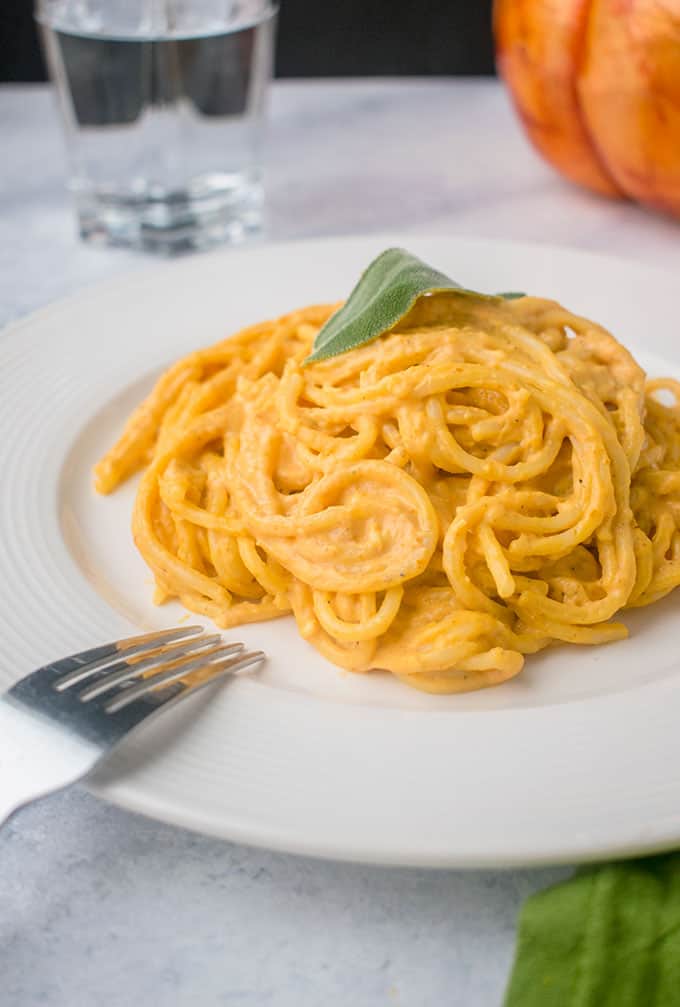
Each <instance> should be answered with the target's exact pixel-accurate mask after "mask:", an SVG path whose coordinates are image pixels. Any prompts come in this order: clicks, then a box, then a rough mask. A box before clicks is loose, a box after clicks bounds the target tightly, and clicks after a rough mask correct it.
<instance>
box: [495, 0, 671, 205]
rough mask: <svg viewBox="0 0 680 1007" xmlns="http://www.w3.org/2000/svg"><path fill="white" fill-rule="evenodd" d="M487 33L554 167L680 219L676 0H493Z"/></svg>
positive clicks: (527, 125) (520, 109) (536, 138)
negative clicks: (491, 31)
mask: <svg viewBox="0 0 680 1007" xmlns="http://www.w3.org/2000/svg"><path fill="white" fill-rule="evenodd" d="M494 34H495V38H496V53H497V60H498V69H499V72H500V73H501V75H502V77H503V78H504V80H505V82H506V83H507V85H508V87H509V89H510V92H511V94H512V97H513V99H514V102H515V106H516V108H517V111H518V112H519V115H520V117H521V119H522V122H523V123H524V127H525V129H526V131H527V133H528V135H529V137H530V139H531V140H532V142H533V143H534V145H535V146H536V147H537V149H538V150H539V151H540V153H541V154H542V155H543V156H544V157H545V158H546V159H547V160H548V161H550V162H551V164H553V165H554V166H555V167H556V168H557V169H558V170H559V171H561V172H562V173H563V174H564V175H566V176H567V177H568V178H570V179H572V181H574V182H578V183H580V184H581V185H584V186H586V187H587V188H589V189H593V190H594V191H595V192H599V193H604V194H605V195H608V196H614V197H616V196H619V197H621V196H630V197H631V198H633V199H636V200H639V201H640V202H641V203H647V204H648V205H650V206H654V207H656V208H657V209H661V210H666V211H670V212H671V213H674V214H676V215H678V216H680V0H495V3H494Z"/></svg>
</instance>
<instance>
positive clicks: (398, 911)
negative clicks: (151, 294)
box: [0, 79, 680, 1007]
mask: <svg viewBox="0 0 680 1007" xmlns="http://www.w3.org/2000/svg"><path fill="white" fill-rule="evenodd" d="M0 135H1V136H2V152H3V156H2V158H1V159H0V235H1V236H2V241H1V242H0V324H3V323H5V322H7V321H9V320H10V319H12V318H15V317H18V316H20V315H22V314H24V313H26V312H27V311H30V310H32V309H34V308H37V307H39V306H40V305H42V304H45V303H47V302H48V301H50V300H52V299H53V298H55V297H59V296H61V295H63V294H65V293H68V292H70V291H74V290H77V289H79V288H80V287H82V286H83V285H85V284H88V283H92V282H94V281H96V280H98V279H101V278H103V277H107V276H111V275H113V274H115V273H121V272H123V271H125V270H130V269H140V268H141V269H144V268H149V267H150V264H151V263H150V260H149V259H147V258H144V257H142V256H140V255H138V254H136V253H130V252H124V251H120V250H116V251H113V250H101V249H93V248H88V247H86V246H84V245H82V244H80V243H79V242H78V241H77V240H76V237H75V230H74V220H73V214H72V210H71V207H70V205H69V201H68V198H67V196H66V194H65V191H64V185H63V181H64V172H65V168H64V159H63V151H62V145H61V139H60V135H59V131H58V128H57V124H56V121H55V113H54V106H53V103H52V100H51V96H50V95H49V93H48V91H47V89H46V88H44V87H41V86H35V87H34V86H23V87H4V88H0ZM267 189H268V194H269V212H268V230H267V235H266V237H267V238H268V239H274V240H282V239H286V238H291V237H296V238H298V237H299V238H302V237H306V236H313V235H323V234H342V233H349V232H365V233H368V232H371V231H377V230H390V229H397V228H398V229H399V230H401V231H403V232H406V231H409V230H410V231H423V232H429V233H448V232H454V231H455V232H458V233H465V234H476V235H486V236H497V237H505V238H508V237H510V238H517V239H527V240H533V241H557V242H560V243H563V244H570V245H576V246H579V247H583V248H590V249H599V250H602V251H614V252H616V253H617V254H620V255H626V256H631V257H633V258H637V259H640V260H644V261H646V262H655V263H658V264H659V265H662V266H666V267H669V268H676V269H677V267H678V266H680V240H679V239H680V228H679V227H678V225H677V224H676V223H674V222H672V221H669V220H667V219H664V218H662V217H658V216H656V215H654V214H651V213H648V212H646V211H644V210H642V209H640V208H638V207H635V206H632V205H630V204H626V203H610V202H607V201H603V200H600V199H598V198H596V197H594V196H590V195H589V194H587V193H583V192H581V191H579V190H577V189H575V188H573V187H571V186H570V185H568V184H567V183H565V182H563V181H562V180H560V179H559V178H558V177H557V176H556V175H555V174H553V173H552V172H551V171H550V170H549V169H548V168H547V167H546V166H545V165H544V164H543V163H542V162H541V161H540V160H539V159H538V158H537V156H536V155H535V154H534V153H533V152H532V150H531V149H530V147H529V146H528V145H527V143H526V142H525V140H524V138H523V137H522V135H521V134H520V131H519V129H518V126H517V123H516V121H515V119H514V116H513V115H512V113H511V111H510V108H509V105H508V101H507V98H506V97H505V95H504V94H503V92H502V90H501V88H500V87H499V85H498V84H497V83H496V82H494V81H490V80H477V81H475V80H464V81H463V80H458V81H456V80H446V79H439V80H435V81H422V80H410V81H404V80H394V81H392V80H381V81H360V80H357V81H344V82H341V83H340V82H332V81H331V82H328V81H326V82H317V81H306V82H281V83H277V84H276V85H275V86H274V89H273V95H272V108H271V123H270V130H269V144H268V156H267ZM0 338H1V336H0ZM0 865H1V866H0V1003H2V1005H3V1007H28V1005H34V1004H43V1005H44V1004H46V1005H48V1007H99V1005H101V1007H127V1005H130V1004H137V1003H149V1004H153V1005H154V1007H166V1005H167V1007H175V1005H178V1007H183V1005H185V1004H186V1005H189V1004H191V1005H200V1007H212V1005H241V1004H243V1005H244V1007H247V1005H251V1007H255V1005H257V1007H260V1005H268V1007H269V1005H273V1007H318V1005H321V1004H323V1005H324V1007H347V1005H352V1007H375V1005H381V1004H385V1005H394V1007H399V1005H403V1007H441V1005H443V1004H446V1005H447V1007H496V1005H499V1004H500V1002H501V999H502V992H503V988H504V984H505V980H506V976H507V972H508V968H509V964H510V960H511V956H512V946H513V936H514V927H515V919H516V913H517V910H518V909H519V906H520V905H521V902H522V900H523V899H524V898H525V897H526V896H527V895H528V894H530V893H531V892H532V891H535V890H537V889H539V888H541V887H544V886H545V885H547V884H549V883H551V882H552V881H555V880H557V879H559V878H561V877H564V876H565V875H566V874H567V873H568V869H566V868H554V869H552V870H541V871H532V870H526V871H512V872H493V871H474V872H469V873H461V872H453V871H447V872H441V871H437V872H428V871H422V870H395V869H380V868H375V867H362V866H357V865H344V864H334V863H324V862H321V861H313V860H305V859H301V858H295V857H290V856H285V855H282V854H276V853H267V852H264V851H258V850H251V849H247V848H245V847H242V846H238V845H233V844H229V843H221V842H217V841H214V840H211V839H206V838H203V837H200V836H196V835H193V834H190V833H187V832H183V831H181V830H178V829H174V828H170V827H167V826H164V825H159V824H157V823H155V822H151V821H147V820H145V819H143V818H140V817H137V816H134V815H131V814H128V813H127V812H124V811H121V810H119V809H116V808H112V807H109V806H107V805H105V804H103V803H101V802H99V801H97V800H95V799H94V798H93V797H91V796H90V795H89V794H87V793H86V792H85V791H84V790H82V789H75V790H71V791H69V792H66V793H63V794H59V795H55V796H53V797H50V798H47V799H45V800H43V801H41V802H40V803H38V804H36V805H34V806H33V807H31V808H29V809H27V810H25V811H24V812H22V813H21V814H19V815H17V816H16V817H15V818H14V819H13V820H12V822H11V823H10V824H9V825H8V826H7V827H6V828H5V829H4V830H3V831H2V832H0Z"/></svg>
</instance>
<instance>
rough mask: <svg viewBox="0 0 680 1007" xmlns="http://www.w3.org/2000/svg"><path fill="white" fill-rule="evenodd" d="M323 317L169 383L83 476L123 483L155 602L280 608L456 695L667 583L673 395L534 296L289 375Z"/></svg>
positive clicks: (205, 359) (262, 331) (602, 632)
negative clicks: (132, 480)
mask: <svg viewBox="0 0 680 1007" xmlns="http://www.w3.org/2000/svg"><path fill="white" fill-rule="evenodd" d="M336 308H337V305H328V306H317V307H307V308H304V309H302V310H299V311H295V312H293V313H291V314H288V315H286V316H284V317H282V318H278V319H276V320H274V321H267V322H263V323H261V324H258V325H254V326H252V327H250V328H248V329H245V330H243V331H241V332H239V333H238V334H236V335H235V336H233V337H231V338H229V339H225V340H224V341H222V342H220V343H218V344H217V345H215V346H213V347H211V348H209V349H205V350H201V351H199V352H195V353H192V354H190V355H189V356H188V357H185V358H184V359H183V360H181V361H179V363H177V364H175V365H174V366H173V367H172V368H171V369H170V370H169V371H167V373H165V374H164V375H163V376H162V377H161V378H160V380H159V381H158V383H157V384H156V387H155V388H154V390H153V391H152V392H151V394H150V396H149V397H148V398H147V400H146V401H145V402H143V403H142V404H141V405H140V406H139V407H138V409H137V410H136V411H135V413H134V414H133V415H132V416H131V417H130V420H129V422H128V425H127V427H126V429H125V431H124V433H123V435H122V437H121V438H120V440H119V442H118V443H117V444H116V445H115V446H114V447H113V448H112V450H111V451H110V452H109V453H108V454H107V455H106V457H105V458H104V459H103V460H102V461H101V462H100V463H99V465H98V466H97V469H96V484H97V488H98V490H99V491H100V492H102V493H108V492H110V491H111V490H113V489H114V488H115V487H116V486H117V485H118V484H119V483H120V482H121V481H122V480H124V479H126V478H127V477H128V476H130V475H131V474H132V473H133V472H135V471H136V470H138V469H140V468H143V469H144V472H143V475H142V478H141V482H140V485H139V490H138V493H137V498H136V503H135V508H134V516H133V532H134V539H135V542H136V544H137V547H138V548H139V550H140V552H141V553H142V555H143V557H144V559H145V560H146V562H147V563H148V565H149V566H150V567H151V569H152V571H153V573H154V576H155V579H156V584H157V600H158V601H162V600H164V599H166V598H170V597H176V598H178V599H179V600H180V601H181V603H182V604H183V605H184V606H185V607H186V608H188V609H190V610H191V611H193V612H197V613H201V614H204V615H207V616H209V617H210V618H211V619H212V620H213V621H214V622H215V623H216V624H217V625H218V626H220V627H229V626H234V625H236V624H239V623H244V622H251V621H256V620H262V619H271V618H275V617H277V616H281V615H283V614H285V613H287V612H291V611H292V613H293V614H294V616H295V619H296V621H297V625H298V627H299V631H300V633H301V635H302V636H303V637H304V638H305V639H306V640H308V641H309V642H310V643H311V644H312V645H313V646H315V647H316V648H317V649H318V650H319V651H320V652H321V653H322V654H324V655H325V656H326V657H327V658H329V659H330V660H331V661H332V662H334V663H335V664H337V665H340V666H342V667H344V668H349V669H352V670H353V671H368V670H371V669H385V670H388V671H391V672H393V673H394V674H395V675H397V676H398V677H399V678H401V679H404V680H405V681H406V682H408V683H409V684H410V685H412V686H415V687H416V688H420V689H424V690H427V691H431V692H457V691H462V690H468V689H477V688H481V687H483V686H488V685H494V684H497V683H499V682H503V681H505V680H506V679H509V678H511V677H512V676H514V675H516V674H517V673H518V672H519V671H520V669H521V668H522V665H523V661H524V655H525V654H530V653H534V652H535V651H538V650H539V649H541V648H543V647H546V646H547V645H548V644H551V643H553V642H555V641H566V642H570V643H579V644H594V643H605V642H608V641H612V640H617V639H620V638H621V637H624V636H625V635H626V628H625V627H624V626H623V625H622V624H621V623H619V622H616V621H612V619H613V617H614V616H615V615H616V613H618V612H620V611H621V610H622V609H624V608H626V607H630V606H640V605H647V604H649V603H650V602H653V601H655V600H657V599H658V598H661V597H662V596H663V595H665V594H667V593H668V592H669V591H670V590H671V589H672V588H674V587H676V586H677V585H678V584H680V383H679V382H678V381H674V380H671V379H668V380H655V381H648V382H647V381H646V379H645V375H644V373H643V371H642V370H641V368H640V367H639V366H638V365H637V364H636V362H635V361H634V359H633V358H632V357H631V355H630V354H629V353H628V352H627V351H626V350H625V349H624V348H623V347H622V346H621V345H620V344H619V343H618V342H617V341H616V340H615V339H614V338H613V337H612V336H611V335H610V334H609V333H608V332H606V331H605V330H604V329H602V328H601V327H600V326H598V325H595V324H594V323H592V322H590V321H588V320H586V319H584V318H580V317H577V316H575V315H573V314H571V313H570V312H568V311H566V310H565V309H564V308H562V307H560V306H559V305H558V304H556V303H555V302H553V301H546V300H541V299H538V298H533V297H523V298H520V299H518V300H515V301H508V302H505V303H501V302H484V301H482V300H481V299H480V300H479V301H477V300H475V299H474V298H468V299H467V300H465V299H464V298H461V297H457V296H456V295H455V294H453V295H450V294H447V295H435V296H432V297H426V298H422V299H421V300H420V301H419V302H418V304H417V305H416V306H415V308H413V309H412V310H411V312H410V313H409V314H408V315H406V317H405V318H404V319H402V321H401V322H400V323H399V324H398V325H397V326H396V327H395V328H394V329H393V330H392V331H390V332H389V333H387V334H386V335H384V336H381V337H380V338H379V339H377V340H375V341H373V342H371V343H369V344H367V345H364V346H362V347H360V348H358V349H354V350H351V351H349V352H346V353H343V354H342V355H340V356H337V357H334V358H332V359H328V360H323V361H320V362H317V363H308V364H305V358H306V357H307V356H308V355H309V353H310V349H311V346H312V342H313V340H314V337H315V335H316V333H317V332H318V330H319V328H320V327H321V326H322V324H323V323H324V322H325V321H326V320H327V319H328V318H329V316H330V315H331V314H332V313H333V311H334V310H335V309H336Z"/></svg>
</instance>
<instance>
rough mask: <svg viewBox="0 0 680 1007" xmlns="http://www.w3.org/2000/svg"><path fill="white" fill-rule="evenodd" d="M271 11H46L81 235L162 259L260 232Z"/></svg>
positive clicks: (212, 0)
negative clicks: (164, 254) (156, 254)
mask: <svg viewBox="0 0 680 1007" xmlns="http://www.w3.org/2000/svg"><path fill="white" fill-rule="evenodd" d="M275 16H276V8H275V5H273V4H272V3H270V2H268V0H242V2H235V0H226V2H225V0H175V2H172V0H160V2H158V0H150V2H148V3H146V4H145V3H140V2H139V0H136V2H134V3H133V2H131V0H43V2H42V3H40V4H39V6H38V9H37V17H38V20H39V22H40V25H41V29H42V35H43V40H44V45H45V51H46V54H47V58H48V63H49V67H50V72H51V75H52V77H53V80H54V82H55V84H56V87H57V94H58V98H59V103H60V106H61V111H62V116H63V119H64V124H65V129H66V138H67V146H68V152H69V156H70V162H71V172H72V177H71V187H72V189H73V192H74V194H75V198H76V204H77V210H78V218H79V224H80V230H81V234H82V235H83V236H84V237H86V238H89V239H95V240H96V239H100V240H104V241H107V242H112V243H118V244H126V245H137V246H142V247H147V248H152V249H154V250H160V251H168V252H172V251H176V250H178V249H184V248H187V247H204V246H208V245H212V244H215V243H217V242H220V241H238V240H240V239H242V238H244V237H245V236H247V235H248V234H250V233H253V232H256V231H257V230H258V229H259V228H260V226H261V217H262V179H261V163H260V162H261V151H260V145H261V140H262V126H263V116H264V110H265V109H264V106H265V97H266V88H267V84H268V81H269V78H270V75H271V61H272V42H273V32H274V20H275Z"/></svg>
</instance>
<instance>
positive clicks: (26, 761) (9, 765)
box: [0, 701, 98, 825]
mask: <svg viewBox="0 0 680 1007" xmlns="http://www.w3.org/2000/svg"><path fill="white" fill-rule="evenodd" d="M97 756H98V753H97V752H96V751H95V749H94V748H93V747H91V746H89V745H84V744H82V743H81V742H80V741H75V740H73V741H70V740H69V739H68V738H67V737H65V736H64V734H63V733H61V732H59V731H58V729H56V728H54V727H53V726H52V725H50V724H49V723H47V722H45V723H41V722H39V721H37V720H33V719H32V718H30V717H28V716H26V715H25V714H23V713H22V712H21V711H20V710H17V709H16V708H15V707H13V706H12V705H11V704H9V703H8V702H6V701H0V825H2V824H3V823H4V822H5V821H7V819H8V818H9V817H10V816H11V815H13V814H14V812H15V811H18V810H19V808H21V807H23V806H24V805H25V804H30V802H31V801H34V800H36V799H37V798H39V797H44V796H45V795H46V794H49V793H51V792H52V791H54V790H61V789H62V788H63V787H67V786H69V784H71V783H75V782H76V781H77V780H79V779H81V778H82V777H83V776H85V774H86V773H87V772H89V770H90V769H91V768H92V767H93V765H94V764H95V762H96V761H97Z"/></svg>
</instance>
